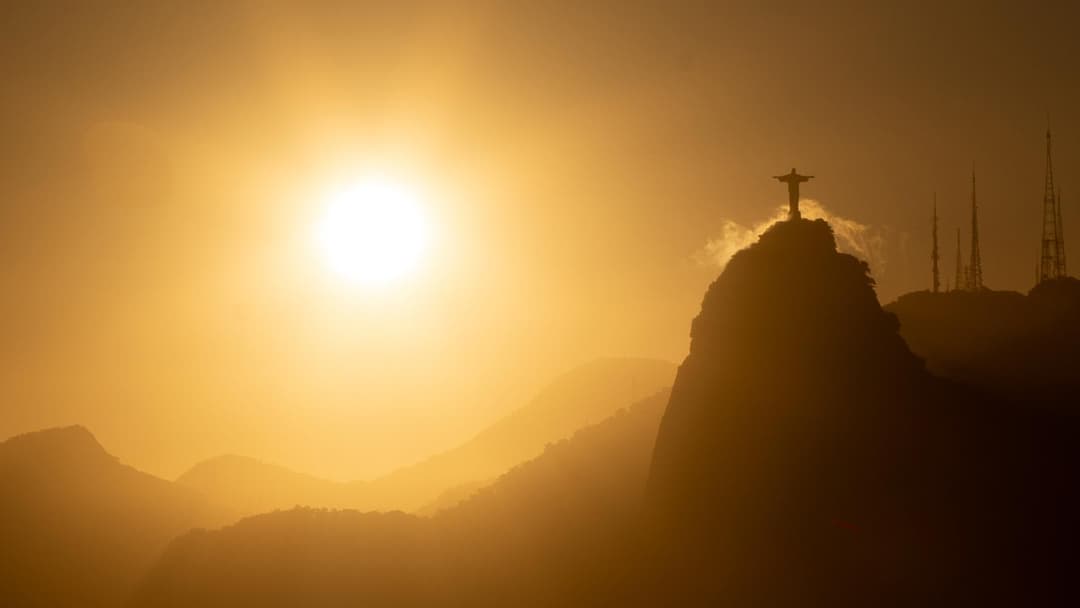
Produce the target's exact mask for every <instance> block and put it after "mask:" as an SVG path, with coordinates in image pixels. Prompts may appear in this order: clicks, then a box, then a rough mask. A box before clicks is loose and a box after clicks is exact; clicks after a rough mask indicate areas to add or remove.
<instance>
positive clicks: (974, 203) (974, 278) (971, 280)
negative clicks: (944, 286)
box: [968, 171, 983, 291]
mask: <svg viewBox="0 0 1080 608" xmlns="http://www.w3.org/2000/svg"><path fill="white" fill-rule="evenodd" d="M982 288H983V275H982V256H981V255H980V254H979V202H978V199H976V198H975V172H974V171H972V172H971V261H970V262H969V263H968V290H970V291H979V290H980V289H982Z"/></svg>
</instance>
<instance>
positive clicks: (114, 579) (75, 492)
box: [0, 426, 232, 608]
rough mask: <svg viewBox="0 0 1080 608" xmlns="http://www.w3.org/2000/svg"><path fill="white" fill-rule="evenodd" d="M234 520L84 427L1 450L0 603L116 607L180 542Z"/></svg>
mask: <svg viewBox="0 0 1080 608" xmlns="http://www.w3.org/2000/svg"><path fill="white" fill-rule="evenodd" d="M231 520H232V517H231V515H230V513H229V512H227V511H226V510H224V509H221V508H218V507H215V506H214V505H212V504H211V503H210V502H209V501H207V500H206V498H205V497H203V496H202V495H200V494H199V493H198V492H195V491H193V490H191V489H189V488H185V487H182V486H179V485H177V484H175V483H173V482H170V481H166V480H164V479H158V478H156V477H153V476H152V475H148V474H146V473H141V472H139V471H136V470H135V469H133V468H131V467H128V466H125V465H123V464H121V463H119V462H118V461H117V460H116V458H114V457H113V456H111V455H109V454H108V453H106V452H105V450H104V449H103V448H102V447H101V446H100V445H99V444H98V442H97V441H96V440H95V439H94V437H93V435H91V434H90V432H89V431H87V430H86V429H85V428H82V427H77V426H75V427H67V428H60V429H50V430H45V431H39V432H36V433H28V434H25V435H19V436H16V437H12V438H11V439H8V440H7V441H5V442H3V443H0V604H2V605H4V606H13V607H14V606H18V607H20V608H22V607H32V606H116V605H119V604H120V602H121V601H122V600H123V599H124V598H126V597H127V596H128V595H129V594H130V593H131V590H132V588H133V585H134V583H135V582H136V581H137V580H139V578H141V577H142V575H143V573H144V572H145V570H146V569H147V567H148V566H149V565H150V564H152V563H153V562H154V561H155V560H156V559H157V558H158V556H159V553H160V552H161V550H162V549H163V548H164V547H165V545H166V544H167V543H168V542H169V541H170V540H171V539H172V538H173V537H175V536H176V535H178V534H180V533H182V532H185V531H187V530H189V529H191V528H193V527H200V526H219V525H222V524H224V523H227V522H228V521H231Z"/></svg>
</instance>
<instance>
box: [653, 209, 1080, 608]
mask: <svg viewBox="0 0 1080 608" xmlns="http://www.w3.org/2000/svg"><path fill="white" fill-rule="evenodd" d="M691 337H692V343H691V349H690V354H689V356H688V357H687V358H686V360H685V361H684V362H683V364H682V366H681V367H680V369H679V373H678V376H677V378H676V382H675V385H674V387H673V389H672V395H671V400H670V402H669V404H668V409H667V411H666V413H665V415H664V419H663V421H662V423H661V427H660V431H659V435H658V438H657V444H656V449H655V453H654V457H653V465H652V470H651V474H650V480H649V487H648V506H649V515H650V518H651V522H652V524H653V525H654V526H655V527H654V528H653V533H654V535H655V538H656V539H659V540H658V541H657V542H656V545H655V546H654V550H655V551H656V552H657V553H655V554H654V555H653V557H652V560H651V562H652V563H653V564H656V565H658V568H659V570H658V576H659V578H660V583H659V588H660V589H662V590H663V591H664V592H665V593H671V592H672V591H673V590H675V589H677V590H680V593H685V594H686V598H687V599H689V598H697V599H700V598H701V597H709V596H710V595H716V596H718V597H722V598H727V599H736V600H741V601H754V602H755V603H756V604H759V605H760V604H762V603H769V602H780V603H787V602H792V603H800V604H803V605H808V604H810V605H813V604H825V603H832V602H838V601H839V602H859V601H870V599H871V598H872V597H873V596H874V595H877V594H880V593H882V592H886V593H888V594H889V597H892V598H895V599H896V600H897V601H901V603H902V601H904V600H907V601H910V600H926V599H927V598H931V597H934V598H948V597H951V598H953V599H959V598H962V597H967V596H968V595H969V594H971V593H973V592H974V591H976V590H979V591H985V590H987V589H990V588H993V589H994V592H993V593H992V594H991V595H994V594H1000V593H1005V594H1008V593H1015V594H1017V595H1018V596H1020V595H1022V591H1023V587H1024V585H1012V584H1009V583H1007V582H1005V581H1004V580H1001V581H998V582H997V583H987V582H986V581H985V580H982V579H981V578H980V577H984V576H985V574H986V573H989V572H994V573H1010V575H1011V576H1012V579H1010V580H1014V581H1015V580H1021V579H1022V578H1023V577H1021V578H1019V579H1018V578H1017V575H1018V574H1021V573H1032V574H1033V573H1034V572H1035V569H1034V568H1033V567H1032V566H1031V564H1030V563H1024V559H1025V553H1027V552H1028V551H1031V550H1035V549H1036V547H1042V548H1043V549H1044V555H1045V554H1046V553H1045V550H1047V548H1048V547H1050V546H1051V545H1053V547H1054V549H1053V550H1057V549H1058V548H1060V546H1061V545H1059V544H1055V543H1057V542H1058V541H1057V540H1055V539H1054V532H1053V530H1052V527H1050V526H1046V527H1040V525H1039V524H1036V525H1034V526H1032V525H1028V524H1013V523H1006V522H1013V521H1018V520H1017V519H1016V518H1037V517H1038V513H1039V512H1040V509H1049V510H1051V511H1053V512H1055V513H1060V514H1064V513H1066V512H1067V511H1063V510H1061V509H1060V504H1063V501H1064V502H1068V501H1070V500H1073V501H1074V499H1075V497H1073V496H1072V492H1071V490H1070V489H1069V488H1068V487H1066V484H1064V483H1063V482H1062V480H1063V479H1066V478H1067V477H1068V475H1069V474H1068V470H1070V468H1069V467H1070V466H1072V464H1074V463H1076V459H1075V452H1076V450H1075V449H1074V448H1071V447H1069V442H1070V441H1073V439H1075V438H1076V437H1077V435H1076V434H1075V432H1074V431H1075V424H1073V422H1072V421H1062V420H1057V419H1049V418H1047V417H1045V416H1043V415H1042V414H1038V413H1034V412H1031V411H1025V410H1024V409H1022V408H1018V407H1015V406H1012V405H1009V404H1004V403H996V402H992V401H991V400H988V399H985V398H982V397H979V396H976V395H974V394H971V393H968V392H965V391H963V390H962V389H959V388H957V387H955V386H953V385H951V384H949V383H946V382H944V381H941V380H939V379H937V378H935V377H933V376H932V375H931V374H929V373H928V372H927V371H925V369H924V367H923V364H922V361H921V360H920V359H919V358H918V357H916V356H915V355H913V354H912V353H911V351H910V350H909V349H908V348H907V345H906V344H905V343H904V341H903V340H902V339H901V337H900V335H899V333H898V323H897V321H896V317H895V316H894V315H892V314H891V313H888V312H886V311H883V310H882V309H881V307H880V305H879V304H878V302H877V298H876V295H875V293H874V290H873V281H872V279H871V278H870V277H869V276H868V269H867V266H866V265H865V264H864V263H862V262H860V261H859V260H857V259H856V258H854V257H852V256H849V255H845V254H841V253H838V252H837V251H836V247H835V242H834V240H833V235H832V232H831V230H830V228H829V226H828V225H827V224H826V223H824V222H822V221H815V222H811V221H806V220H798V221H789V222H783V223H780V224H777V225H776V226H774V227H773V228H772V229H770V230H769V231H768V232H767V233H766V234H764V235H763V236H762V237H761V239H760V241H759V242H758V243H756V244H755V245H753V246H751V247H750V248H748V249H746V250H744V251H742V252H740V253H739V254H737V255H736V256H735V257H734V258H733V259H732V260H731V262H730V263H729V265H728V266H727V268H726V269H725V270H724V272H723V273H722V275H721V276H720V277H719V278H718V279H717V280H716V282H715V283H713V285H712V286H711V287H710V288H709V290H708V292H707V293H706V295H705V299H704V302H703V304H702V310H701V313H700V314H699V315H698V317H697V318H696V319H695V320H694V322H693V326H692V330H691ZM1062 458H1064V460H1062ZM1066 461H1068V462H1069V463H1070V465H1065V464H1063V463H1064V462H1066ZM1032 476H1034V477H1035V478H1039V479H1041V480H1043V481H1040V482H1036V481H1034V480H1033V477H1032ZM1043 476H1047V478H1048V481H1047V480H1044V479H1043ZM1036 538H1037V539H1038V540H1035V539H1036ZM1040 561H1041V562H1042V563H1043V565H1044V566H1051V567H1052V565H1053V564H1052V563H1051V562H1052V561H1053V560H1052V559H1046V560H1043V558H1040Z"/></svg>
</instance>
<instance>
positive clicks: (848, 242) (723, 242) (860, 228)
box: [695, 198, 889, 277]
mask: <svg viewBox="0 0 1080 608" xmlns="http://www.w3.org/2000/svg"><path fill="white" fill-rule="evenodd" d="M799 209H800V211H801V212H802V215H803V217H805V218H806V219H810V220H818V219H820V220H825V221H826V222H828V223H829V225H830V226H831V227H832V230H833V234H834V235H835V237H836V245H837V248H838V249H839V250H840V251H841V252H843V253H850V254H852V255H854V256H856V257H858V258H860V259H862V260H864V261H866V263H868V264H869V265H870V270H871V272H872V273H873V275H874V276H876V277H881V276H882V275H883V274H884V273H885V268H886V265H887V263H888V257H889V256H888V254H887V253H886V246H887V244H888V240H887V238H886V235H887V234H888V232H889V229H888V227H885V226H872V225H870V224H864V223H862V222H860V221H858V220H856V219H852V218H848V217H844V216H842V215H838V214H836V213H833V212H832V211H830V210H829V209H828V208H827V207H826V206H825V205H824V204H823V203H822V202H821V201H819V200H816V199H811V198H804V199H801V200H800V201H799ZM787 219H788V207H787V205H778V206H777V207H776V208H775V209H773V213H772V214H771V215H770V216H769V217H768V218H766V219H764V220H761V221H758V222H755V223H754V224H753V225H751V226H746V225H743V224H740V223H738V222H736V221H734V220H730V219H726V220H724V223H723V226H722V227H721V229H720V234H719V235H717V236H716V237H713V238H711V239H709V241H708V242H706V243H705V246H704V247H703V248H702V249H701V250H700V251H699V252H698V253H697V255H696V256H695V259H697V260H698V262H700V263H701V264H703V265H707V266H716V267H718V268H719V269H720V270H723V269H724V267H725V266H727V263H728V262H729V261H730V260H731V257H732V256H733V255H735V253H736V252H738V251H740V250H742V249H746V248H747V247H749V246H750V245H752V244H754V243H755V242H756V241H757V240H758V238H760V237H761V235H762V234H764V233H765V231H766V230H768V229H769V228H771V227H772V226H773V225H774V224H776V223H777V222H783V221H786V220H787Z"/></svg>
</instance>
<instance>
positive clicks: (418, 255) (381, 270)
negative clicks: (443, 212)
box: [315, 177, 431, 285]
mask: <svg viewBox="0 0 1080 608" xmlns="http://www.w3.org/2000/svg"><path fill="white" fill-rule="evenodd" d="M430 236H431V235H430V227H429V223H428V218H427V216H426V214H425V209H424V208H423V206H422V205H421V201H420V197H419V196H418V195H417V193H416V190H415V189H414V188H411V187H409V186H408V185H406V184H404V183H401V182H396V181H393V180H390V179H386V178H381V177H380V178H374V177H369V178H364V179H361V180H358V181H356V182H353V183H351V184H349V185H348V186H346V187H344V188H341V189H339V190H337V191H335V192H334V193H333V194H332V195H331V196H329V197H328V200H327V201H326V209H325V211H324V212H323V215H322V216H321V217H320V218H319V220H318V222H317V223H316V225H315V244H316V247H317V248H318V250H319V252H320V253H321V255H322V258H323V260H324V261H325V263H326V265H327V267H328V268H329V269H330V270H331V271H332V272H333V273H334V274H335V275H337V276H338V277H340V278H342V279H344V280H346V281H348V282H349V283H354V284H359V285H384V284H387V283H391V282H394V281H396V280H399V279H402V278H404V277H407V276H408V275H411V274H413V273H415V272H416V271H417V269H418V268H419V267H420V265H421V263H422V261H423V259H424V256H425V254H426V253H427V249H428V246H429V241H430Z"/></svg>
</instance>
